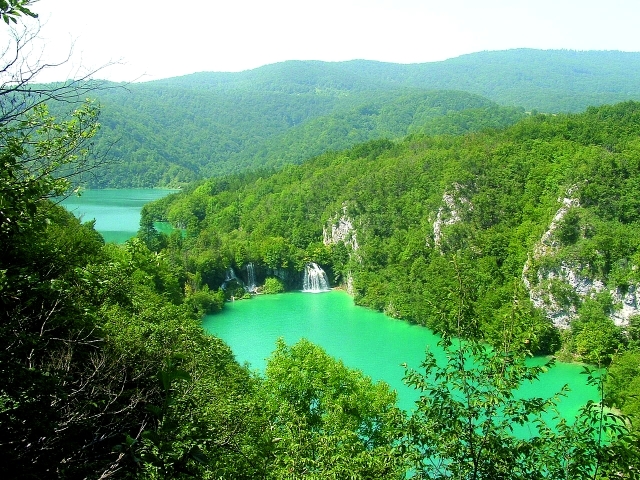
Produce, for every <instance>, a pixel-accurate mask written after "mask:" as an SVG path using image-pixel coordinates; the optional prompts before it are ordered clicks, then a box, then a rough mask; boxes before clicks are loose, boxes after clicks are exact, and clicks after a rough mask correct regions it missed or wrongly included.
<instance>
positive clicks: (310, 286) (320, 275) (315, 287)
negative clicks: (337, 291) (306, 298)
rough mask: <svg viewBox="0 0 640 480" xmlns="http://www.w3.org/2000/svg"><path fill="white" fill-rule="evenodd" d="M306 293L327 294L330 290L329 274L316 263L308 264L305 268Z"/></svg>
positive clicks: (304, 282) (303, 283)
mask: <svg viewBox="0 0 640 480" xmlns="http://www.w3.org/2000/svg"><path fill="white" fill-rule="evenodd" d="M302 290H303V291H304V292H312V293H317V292H326V291H328V290H329V279H328V278H327V274H326V273H325V272H324V270H322V268H320V267H319V266H318V264H316V263H313V262H311V263H307V265H306V266H305V268H304V280H303V282H302Z"/></svg>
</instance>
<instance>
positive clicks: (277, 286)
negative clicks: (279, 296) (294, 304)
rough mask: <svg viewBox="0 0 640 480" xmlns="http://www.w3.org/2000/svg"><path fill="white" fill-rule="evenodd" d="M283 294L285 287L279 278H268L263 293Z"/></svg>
mask: <svg viewBox="0 0 640 480" xmlns="http://www.w3.org/2000/svg"><path fill="white" fill-rule="evenodd" d="M282 292H284V285H283V284H282V282H281V281H280V280H279V279H278V278H275V277H267V279H265V281H264V286H263V287H262V293H265V294H273V293H282Z"/></svg>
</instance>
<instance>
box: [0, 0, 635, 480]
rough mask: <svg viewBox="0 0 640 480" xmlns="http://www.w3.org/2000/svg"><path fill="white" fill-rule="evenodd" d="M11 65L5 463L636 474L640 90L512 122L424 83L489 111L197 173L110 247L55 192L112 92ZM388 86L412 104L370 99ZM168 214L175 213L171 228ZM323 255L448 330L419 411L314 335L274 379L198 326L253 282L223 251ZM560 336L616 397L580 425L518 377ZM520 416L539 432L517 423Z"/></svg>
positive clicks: (12, 13) (1, 356) (417, 372)
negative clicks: (517, 428)
mask: <svg viewBox="0 0 640 480" xmlns="http://www.w3.org/2000/svg"><path fill="white" fill-rule="evenodd" d="M35 3H36V2H35V1H33V0H7V1H2V2H0V17H2V19H3V20H4V21H5V23H6V24H8V25H9V26H11V25H13V24H20V23H22V22H27V21H29V18H31V17H33V16H34V13H33V12H32V10H31V9H32V8H33V6H34V4H35ZM16 38H17V39H18V40H17V41H18V43H17V49H18V51H19V50H20V49H21V48H26V46H25V44H23V43H22V44H21V43H20V37H16ZM11 65H12V64H9V65H7V67H6V68H7V69H10V67H11ZM20 65H23V64H21V63H20V62H18V63H17V66H18V68H19V67H20ZM9 78H10V79H9V80H6V82H5V83H4V84H3V85H2V86H1V88H0V156H1V159H2V161H1V162H0V302H1V308H0V343H1V347H2V348H0V371H2V372H3V374H4V376H3V380H4V381H3V382H2V384H1V385H0V426H1V427H2V428H1V429H0V432H1V433H0V452H1V453H2V458H3V465H2V471H3V473H4V474H5V475H6V476H7V477H8V478H38V479H48V478H96V479H105V478H151V479H166V478H206V479H207V478H210V479H214V478H216V479H220V478H224V479H245V478H246V479H255V478H264V479H297V478H305V479H307V478H309V479H327V478H329V479H343V478H358V479H359V478H369V479H387V478H388V479H399V478H414V479H468V480H480V479H489V478H509V479H523V480H525V479H527V480H530V479H558V480H559V479H612V478H637V477H638V475H639V473H640V450H639V448H638V444H639V443H638V438H639V437H638V429H637V424H638V423H637V422H638V415H639V412H638V410H637V408H638V404H637V401H636V400H635V396H634V393H635V390H634V387H635V386H636V385H637V384H638V381H639V380H638V373H639V372H638V371H637V370H638V368H637V365H638V358H639V357H640V353H638V332H637V317H636V315H635V314H634V311H633V309H632V308H631V310H630V308H627V307H632V306H633V305H632V303H633V302H632V300H633V298H635V297H634V296H635V291H636V285H637V283H638V278H637V276H638V273H637V265H638V242H639V240H638V239H639V238H640V236H638V234H637V233H638V232H637V228H638V218H637V217H638V215H639V214H640V210H638V208H637V207H638V205H637V200H636V199H637V198H638V193H640V192H638V191H637V190H638V188H639V185H640V184H639V183H638V178H640V177H639V173H640V172H639V169H640V164H638V159H639V158H640V156H639V155H638V148H640V143H638V141H637V138H638V133H640V132H638V129H639V128H640V127H639V125H640V122H639V121H638V120H640V118H639V117H640V104H638V103H635V102H626V103H621V104H618V105H613V106H601V107H597V108H589V109H588V110H587V111H586V112H585V113H581V114H563V115H557V116H556V115H548V114H532V115H530V116H527V117H526V118H524V119H521V120H520V121H518V122H516V120H517V117H522V115H521V113H522V112H521V111H520V110H518V109H507V110H504V109H501V108H498V110H495V105H492V104H490V103H486V101H485V100H483V99H481V98H479V97H475V96H473V95H472V96H467V95H460V94H457V93H456V94H452V93H451V92H444V93H433V92H432V93H429V95H427V96H425V97H420V96H421V95H423V94H422V93H420V92H417V93H416V94H417V95H418V97H411V96H408V97H404V95H405V94H406V92H403V93H402V95H400V96H398V97H397V98H396V100H398V101H400V100H401V99H403V98H404V99H405V100H402V101H408V102H409V103H412V102H413V100H415V99H416V98H424V99H425V101H426V102H427V103H425V104H420V108H423V107H424V108H425V111H427V110H429V109H430V108H432V109H434V110H438V109H439V108H441V107H442V102H444V103H446V102H451V101H455V99H456V98H459V99H463V103H464V104H465V105H469V103H467V102H471V104H473V105H474V106H473V107H472V108H473V109H475V110H476V113H472V114H470V116H469V117H467V116H468V114H469V112H466V107H465V108H461V109H459V110H457V111H456V112H457V113H456V114H455V115H454V117H457V118H458V119H460V120H461V119H465V118H468V119H469V122H470V123H471V124H473V125H475V126H474V127H472V128H469V129H465V128H462V127H461V125H462V124H461V123H458V120H455V121H453V122H451V121H449V120H441V119H436V117H434V116H430V115H427V114H425V116H424V118H423V120H424V121H425V124H426V125H429V124H430V122H433V123H432V127H430V128H436V127H435V126H434V125H441V126H442V129H441V130H437V129H436V133H437V134H435V133H434V132H433V131H432V130H422V129H421V127H420V125H417V124H416V125H415V127H416V129H415V131H414V132H413V133H412V134H411V135H409V136H407V137H404V138H402V139H396V140H380V139H377V140H372V141H369V142H365V143H359V144H357V145H354V146H352V147H350V148H347V149H342V150H337V151H331V152H324V153H322V154H320V155H318V156H316V157H314V158H312V159H309V160H308V161H306V162H304V164H302V165H286V166H283V167H281V168H279V169H278V170H276V171H267V170H251V171H245V172H242V173H237V174H235V175H226V176H216V177H213V178H210V179H207V180H200V181H199V182H197V183H190V184H189V185H188V187H186V188H185V189H184V191H183V192H181V193H178V194H175V195H171V196H169V197H167V198H165V199H162V200H161V201H158V202H155V203H153V204H149V205H148V206H146V207H145V208H144V209H143V212H142V219H141V226H140V230H139V232H138V235H137V236H136V237H135V238H133V239H131V240H129V241H128V242H126V243H125V244H124V245H114V244H105V242H104V240H103V238H102V237H101V236H100V234H99V233H98V232H96V230H95V229H94V224H93V222H87V223H82V222H81V221H80V220H78V219H76V218H75V217H73V216H72V215H71V214H70V213H68V212H66V211H65V210H64V209H63V208H61V207H60V206H59V205H58V204H57V203H56V202H58V201H59V198H60V196H64V195H68V194H72V193H73V192H74V190H75V189H76V188H77V187H78V182H79V181H81V180H82V176H83V175H84V174H86V173H94V174H95V173H96V172H99V170H97V169H99V168H101V167H102V161H103V160H104V157H102V156H100V155H98V156H96V154H95V153H94V152H95V150H94V149H95V148H96V146H97V147H100V141H101V140H100V139H99V138H98V137H97V135H98V131H99V127H100V123H101V122H99V114H100V110H99V108H98V106H97V105H96V103H95V102H92V101H87V102H85V103H82V104H75V103H74V105H73V106H74V108H73V110H72V111H71V112H70V113H69V115H68V116H63V115H62V113H61V112H62V111H64V110H65V109H66V108H68V107H69V106H70V105H71V104H70V103H69V102H73V99H74V98H76V97H77V96H78V88H80V91H81V92H84V91H83V90H82V89H83V88H85V87H86V85H84V84H83V85H78V84H77V83H74V82H70V83H66V84H60V85H55V86H48V87H41V86H38V85H31V84H30V83H29V78H30V77H29V72H17V74H16V75H15V76H14V77H9ZM194 78H198V76H196V77H194ZM220 78H224V76H221V77H220ZM220 83H221V84H224V82H222V81H220ZM414 93H415V92H414ZM412 95H413V94H412ZM229 98H232V96H231V97H229ZM412 98H413V100H411V99H412ZM17 99H20V101H17ZM60 99H63V100H65V102H64V103H63V104H62V105H58V104H55V103H54V100H57V101H60ZM428 102H431V103H428ZM417 103H419V102H417ZM390 105H399V104H394V103H393V102H391V103H389V104H387V103H384V102H381V103H379V104H377V106H376V107H375V108H377V109H378V110H372V111H371V112H367V111H363V112H361V113H362V114H363V115H374V116H375V115H376V114H375V112H376V111H377V112H384V111H386V110H387V109H388V108H391V107H390ZM428 105H431V106H430V107H428V108H427V106H428ZM442 108H446V110H447V112H450V110H451V109H450V108H449V107H442ZM483 109H489V110H490V111H491V112H493V113H491V112H490V113H491V115H493V114H494V113H495V115H496V117H495V119H500V121H499V122H498V124H499V123H500V122H502V121H503V120H504V119H505V118H506V117H505V116H504V114H505V113H507V117H509V116H510V117H509V118H510V119H509V120H508V121H507V122H506V123H507V124H508V125H510V126H506V128H505V127H503V128H492V129H487V128H486V127H487V126H494V127H497V126H500V125H498V124H494V125H489V124H490V123H491V121H487V122H488V123H487V124H483V125H482V126H480V124H479V123H477V122H479V121H480V117H479V114H478V112H480V111H482V110H483ZM137 110H139V111H144V108H143V107H142V106H139V108H137ZM454 110H455V109H454ZM416 112H418V110H415V112H414V113H416ZM465 112H466V113H465ZM334 113H336V112H334ZM396 113H397V112H396ZM131 115H134V112H131ZM340 115H344V117H340V116H339V115H338V116H337V117H336V119H337V120H339V119H340V118H344V119H347V120H348V121H350V120H349V115H350V114H349V111H345V112H342V113H341V114H340ZM386 115H387V116H386V117H385V118H387V119H392V118H394V115H395V113H394V112H393V111H392V110H389V111H388V113H387V114H386ZM158 117H161V115H159V114H158ZM495 119H494V120H495ZM337 120H336V121H337ZM441 122H443V123H441ZM391 123H392V122H391V120H389V121H388V123H387V124H386V125H387V126H386V127H385V128H390V127H388V125H390V124H391ZM103 127H104V122H103ZM478 127H479V128H478ZM174 128H175V127H174ZM211 128H213V127H211ZM438 128H440V127H438ZM450 129H453V130H450ZM151 130H153V128H150V131H149V132H148V133H149V135H151V134H153V132H152V131H151ZM176 130H179V129H176ZM469 131H471V133H469ZM132 132H133V130H132ZM398 132H399V131H398ZM465 132H467V133H465ZM398 134H399V133H398ZM149 138H153V137H149ZM141 139H142V137H141ZM94 140H95V143H94ZM360 140H362V139H357V140H356V141H360ZM142 141H143V140H141V142H142ZM167 145H169V144H168V143H167ZM113 147H114V148H115V145H114V146H113ZM333 148H338V145H335V146H334V147H333ZM322 150H324V149H322ZM99 151H100V150H98V152H99ZM158 220H162V221H169V222H170V223H171V224H172V225H173V226H174V230H173V231H172V232H171V233H169V234H162V233H159V232H158V231H156V229H155V228H154V222H155V221H158ZM308 262H316V263H318V264H320V265H322V266H323V267H324V268H325V269H326V270H327V271H328V272H329V273H330V276H331V279H332V283H333V284H334V285H339V286H342V287H343V288H346V289H347V290H349V291H350V292H351V293H352V294H353V296H354V298H355V300H356V301H357V302H359V303H361V304H363V305H366V306H369V307H371V308H376V309H380V310H383V311H385V312H386V313H387V314H389V315H391V316H394V317H398V318H403V319H405V320H407V321H412V322H416V323H420V324H423V325H427V326H429V327H431V328H433V329H435V330H437V331H438V332H440V334H441V338H442V341H441V346H442V348H443V349H444V351H445V353H446V362H445V363H440V362H437V361H436V360H435V357H434V356H433V354H432V353H430V352H427V353H426V355H425V360H424V362H423V364H422V365H421V366H420V367H419V368H418V369H410V368H407V369H406V371H405V377H404V381H405V382H406V383H407V384H408V385H410V386H413V387H414V388H415V389H416V390H417V391H418V392H420V398H419V400H418V401H417V402H416V406H415V409H414V410H413V411H411V412H405V411H403V410H400V409H399V408H398V407H397V405H396V399H395V393H394V392H393V391H391V390H390V388H389V387H388V386H387V385H386V384H384V383H382V382H373V381H372V380H371V379H369V378H367V377H365V376H364V375H363V374H362V373H361V372H359V371H356V370H352V369H349V368H348V367H346V366H345V365H344V364H342V363H341V362H340V361H337V360H335V359H333V358H331V357H330V356H329V355H327V354H326V353H325V352H324V351H323V350H322V349H321V348H319V347H318V346H316V345H313V344H311V343H309V342H308V341H305V340H302V341H300V342H298V343H296V344H294V345H287V344H285V343H284V342H280V343H278V344H277V345H276V349H275V351H274V352H273V354H272V356H271V357H270V358H269V360H268V362H267V367H266V370H265V372H263V373H260V374H259V373H256V372H250V371H249V370H248V369H247V367H245V366H242V365H239V364H238V363H237V362H236V361H235V359H234V356H233V352H232V351H231V350H230V349H229V347H228V346H227V345H225V344H224V342H222V341H221V340H220V339H218V338H215V337H214V336H211V335H206V334H205V333H204V331H203V330H202V328H201V325H200V320H201V318H202V315H203V314H205V313H212V312H216V311H218V310H220V309H221V308H224V302H225V298H226V297H228V296H229V295H237V294H242V295H244V290H243V289H242V286H241V285H240V283H239V282H238V283H237V284H236V285H233V284H228V283H227V285H226V286H225V287H226V289H222V288H220V287H221V286H222V284H223V283H224V281H225V279H226V272H227V271H228V269H229V268H234V269H235V270H236V271H237V272H239V273H240V275H241V276H242V273H241V272H244V271H245V268H246V266H247V265H248V264H249V263H251V264H253V266H254V267H255V269H256V271H257V272H258V278H259V281H260V283H261V284H262V285H261V291H262V293H265V294H266V293H269V292H275V291H281V290H286V289H287V288H291V286H292V285H294V284H296V283H297V282H298V281H299V278H300V273H301V271H302V270H303V269H304V267H305V265H306V264H307V263H308ZM576 279H577V280H576ZM574 280H575V281H577V282H578V284H579V286H580V288H575V287H576V286H577V285H574V283H575V282H574ZM572 282H573V283H572ZM632 297H633V298H632ZM618 298H620V300H618ZM246 301H251V300H250V299H247V300H246ZM554 352H558V353H559V354H560V355H562V356H564V357H566V358H574V359H580V360H584V361H586V362H588V363H591V364H594V366H593V367H586V368H585V372H586V373H587V375H585V381H586V382H589V383H592V384H594V385H598V386H599V387H600V390H599V391H600V392H601V398H600V401H598V402H590V403H588V404H587V405H585V406H584V408H582V409H581V411H580V413H579V415H578V416H577V418H576V419H575V421H567V420H566V419H562V418H559V417H553V416H551V417H550V416H549V415H545V414H546V413H549V412H553V411H554V408H555V405H556V401H557V398H556V397H551V398H521V397H520V396H518V395H517V394H514V392H515V391H516V390H517V389H518V387H519V386H520V385H521V384H522V383H524V382H529V381H531V380H533V379H536V378H537V377H538V375H539V374H540V373H541V372H542V371H543V370H544V369H546V368H553V360H550V361H549V363H548V364H547V365H544V366H539V367H529V366H526V364H525V362H524V360H525V358H526V357H527V356H530V355H531V354H532V353H554ZM603 365H609V369H608V370H602V369H601V368H597V367H601V366H603ZM558 395H562V392H558ZM514 424H519V425H527V426H529V431H530V432H531V435H530V436H528V437H526V438H521V437H518V436H516V435H514V434H513V428H512V427H513V425H514Z"/></svg>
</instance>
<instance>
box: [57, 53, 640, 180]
mask: <svg viewBox="0 0 640 480" xmlns="http://www.w3.org/2000/svg"><path fill="white" fill-rule="evenodd" d="M639 74H640V55H639V54H636V53H621V52H572V51H538V50H527V49H522V50H510V51H503V52H482V53H476V54H471V55H465V56H462V57H458V58H454V59H450V60H446V61H443V62H433V63H426V64H413V65H400V64H388V63H380V62H371V61H351V62H340V63H325V62H311V61H304V62H303V61H291V62H284V63H280V64H274V65H267V66H264V67H261V68H257V69H254V70H249V71H245V72H240V73H215V72H209V73H208V72H203V73H197V74H192V75H187V76H184V77H177V78H170V79H166V80H157V81H152V82H142V83H134V84H129V85H117V84H107V85H104V88H103V89H101V90H99V91H97V92H95V94H93V95H92V96H95V97H96V100H97V101H98V103H99V104H100V105H101V124H102V128H101V131H100V133H99V134H98V136H97V137H96V140H95V141H96V144H97V146H98V151H100V152H102V153H103V155H104V160H105V161H106V163H107V164H110V165H111V167H110V168H108V169H107V170H102V171H99V172H98V173H97V174H96V175H93V176H88V177H87V178H86V182H87V183H86V184H87V185H88V186H89V187H91V188H104V187H153V186H180V185H184V184H185V183H188V182H189V181H192V180H196V179H201V178H204V177H209V176H212V175H215V176H219V175H221V174H229V173H237V172H240V171H244V170H251V169H256V168H268V169H273V168H279V167H281V166H282V165H284V164H288V163H300V162H302V161H303V160H305V159H307V158H309V157H311V156H314V155H319V154H321V153H324V152H327V151H331V150H342V149H345V148H348V147H351V146H353V145H356V144H358V143H361V142H365V141H368V140H375V139H379V138H388V139H390V140H396V139H400V138H403V137H404V136H405V135H407V134H413V133H424V134H443V133H453V134H458V133H465V132H473V131H480V130H483V129H487V128H500V127H504V126H507V125H510V124H513V123H515V122H516V121H517V120H519V119H521V118H522V117H523V116H524V114H525V113H524V112H525V111H529V112H531V111H540V112H543V113H558V112H579V111H582V110H584V109H585V108H586V107H587V106H593V105H601V104H606V103H615V102H619V101H624V100H640V81H639V80H638V78H640V75H639ZM52 108H53V107H52ZM56 113H57V112H56Z"/></svg>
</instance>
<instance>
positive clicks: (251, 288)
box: [247, 262, 258, 293]
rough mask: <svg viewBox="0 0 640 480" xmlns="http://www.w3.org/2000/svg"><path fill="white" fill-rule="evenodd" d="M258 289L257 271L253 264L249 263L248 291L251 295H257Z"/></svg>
mask: <svg viewBox="0 0 640 480" xmlns="http://www.w3.org/2000/svg"><path fill="white" fill-rule="evenodd" d="M257 287H258V285H257V282H256V270H255V268H254V266H253V263H252V262H249V263H247V291H248V292H249V293H255V291H256V288H257Z"/></svg>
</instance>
